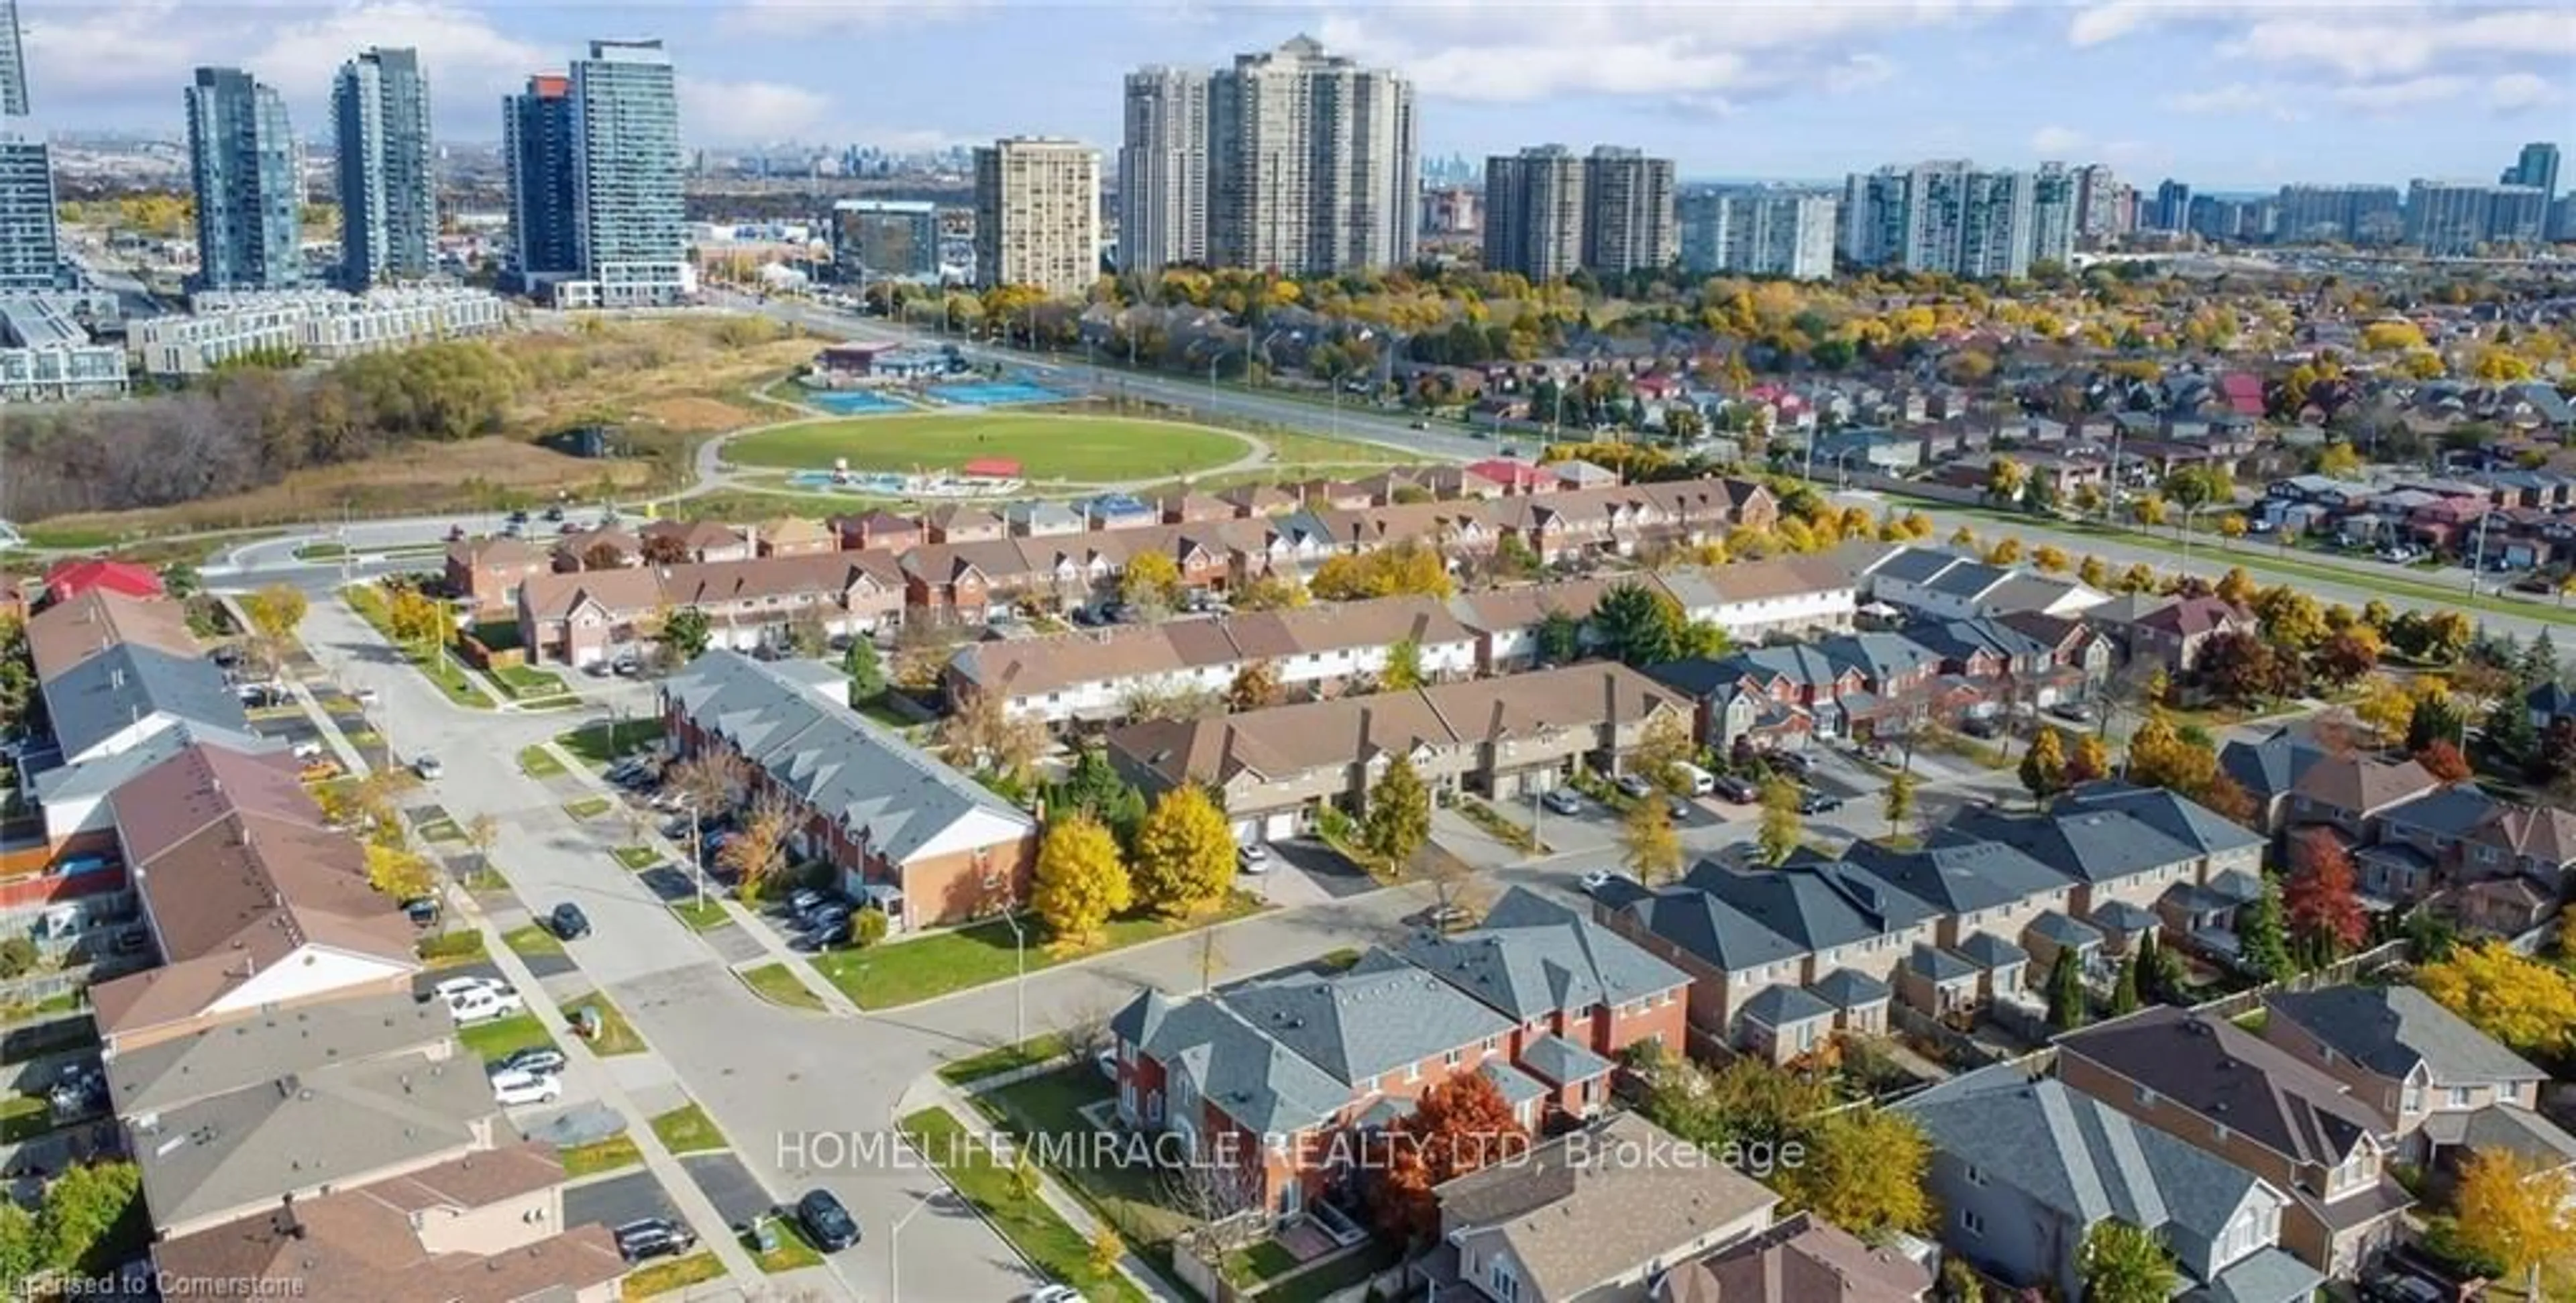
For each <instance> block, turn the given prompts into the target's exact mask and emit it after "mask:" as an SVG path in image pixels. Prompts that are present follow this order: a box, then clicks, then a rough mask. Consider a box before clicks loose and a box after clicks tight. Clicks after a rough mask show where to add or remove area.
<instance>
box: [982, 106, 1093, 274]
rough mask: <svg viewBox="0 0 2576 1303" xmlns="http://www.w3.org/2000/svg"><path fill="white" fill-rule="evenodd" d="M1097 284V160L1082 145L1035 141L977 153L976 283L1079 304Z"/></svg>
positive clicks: (1016, 139) (1014, 140)
mask: <svg viewBox="0 0 2576 1303" xmlns="http://www.w3.org/2000/svg"><path fill="white" fill-rule="evenodd" d="M1099 278H1100V158H1099V155H1098V154H1096V153H1094V152H1093V151H1092V149H1091V147H1090V146H1088V145H1085V144H1082V143H1081V142H1079V141H1073V140H1059V139H1053V138H1045V137H1034V136H1013V137H1010V138H1008V139H1004V140H997V141H995V142H993V143H992V144H990V145H986V146H983V147H981V148H979V149H977V150H976V151H975V283H976V284H978V285H981V286H984V287H987V288H990V287H992V286H995V285H1034V286H1036V287H1038V288H1039V289H1042V290H1044V291H1046V292H1047V293H1048V294H1050V295H1054V296H1057V297H1066V298H1074V297H1080V296H1081V295H1082V294H1084V293H1086V292H1088V291H1089V290H1090V288H1091V285H1092V282H1093V281H1096V280H1098V279H1099Z"/></svg>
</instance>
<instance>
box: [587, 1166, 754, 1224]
mask: <svg viewBox="0 0 2576 1303" xmlns="http://www.w3.org/2000/svg"><path fill="white" fill-rule="evenodd" d="M680 1161H681V1162H682V1163H686V1162H687V1161H688V1160H687V1159H682V1160H680ZM722 1207H723V1206H722V1205H718V1209H719V1211H721V1209H722ZM679 1215H680V1213H679V1210H678V1208H676V1207H675V1206H673V1204H672V1203H671V1196H670V1195H668V1194H666V1193H664V1192H663V1190H662V1183H661V1182H660V1181H657V1180H655V1179H654V1178H653V1174H652V1173H651V1172H648V1171H645V1170H644V1169H642V1168H637V1169H635V1170H633V1171H631V1172H621V1173H619V1174H617V1175H615V1176H607V1177H602V1178H600V1179H599V1180H596V1181H590V1182H585V1183H583V1184H580V1185H572V1186H566V1187H565V1188H564V1210H563V1219H564V1225H566V1226H607V1227H612V1228H614V1227H618V1226H623V1225H625V1224H626V1223H628V1222H631V1221H637V1220H640V1219H642V1218H646V1217H669V1218H673V1219H677V1218H678V1217H679Z"/></svg>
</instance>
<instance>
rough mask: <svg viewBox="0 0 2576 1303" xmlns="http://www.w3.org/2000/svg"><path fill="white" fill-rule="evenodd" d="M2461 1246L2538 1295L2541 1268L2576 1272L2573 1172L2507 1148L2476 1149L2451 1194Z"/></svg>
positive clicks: (2526, 1293) (2534, 1296)
mask: <svg viewBox="0 0 2576 1303" xmlns="http://www.w3.org/2000/svg"><path fill="white" fill-rule="evenodd" d="M2452 1200H2453V1202H2454V1203H2455V1204H2456V1205H2457V1206H2458V1209H2459V1236H2460V1241H2461V1243H2462V1244H2463V1246H2465V1247H2467V1248H2469V1249H2471V1250H2473V1251H2475V1252H2477V1253H2478V1254H2479V1255H2480V1256H2483V1257H2486V1258H2489V1259H2492V1260H2494V1261H2495V1262H2498V1263H2501V1264H2502V1265H2503V1266H2504V1269H2505V1271H2506V1273H2507V1274H2508V1275H2515V1276H2520V1277H2521V1278H2522V1295H2523V1297H2524V1298H2527V1299H2537V1298H2540V1297H2541V1292H2540V1278H2541V1276H2542V1274H2543V1273H2544V1272H2551V1273H2554V1272H2558V1271H2565V1270H2576V1172H2571V1171H2570V1169H2569V1168H2567V1167H2566V1166H2565V1165H2564V1164H2563V1163H2562V1164H2560V1165H2558V1166H2553V1167H2546V1168H2544V1167H2543V1166H2541V1165H2540V1164H2538V1163H2535V1162H2533V1161H2531V1160H2530V1159H2527V1158H2525V1157H2523V1156H2522V1155H2521V1154H2519V1153H2517V1152H2515V1151H2513V1150H2511V1149H2502V1148H2498V1149H2480V1150H2476V1151H2473V1152H2472V1153H2471V1154H2470V1155H2469V1159H2468V1161H2467V1162H2466V1163H2463V1164H2462V1165H2461V1167H2460V1181H2459V1186H2458V1188H2457V1190H2456V1191H2455V1192H2454V1193H2453V1195H2452Z"/></svg>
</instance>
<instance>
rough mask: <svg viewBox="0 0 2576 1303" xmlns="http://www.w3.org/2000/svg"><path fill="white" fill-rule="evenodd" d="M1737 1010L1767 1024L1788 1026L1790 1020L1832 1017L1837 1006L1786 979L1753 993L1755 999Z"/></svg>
mask: <svg viewBox="0 0 2576 1303" xmlns="http://www.w3.org/2000/svg"><path fill="white" fill-rule="evenodd" d="M1738 1012H1739V1013H1740V1014H1742V1015H1743V1016H1744V1017H1746V1018H1750V1019H1752V1020H1753V1021H1755V1022H1758V1023H1760V1024H1762V1025H1763V1026H1765V1027H1786V1026H1788V1025H1789V1024H1791V1023H1802V1022H1808V1021H1811V1020H1813V1019H1817V1018H1831V1017H1833V1016H1834V1007H1833V1006H1832V1005H1830V1004H1827V1003H1825V1001H1824V1000H1823V999H1822V998H1821V997H1819V996H1816V995H1813V994H1810V993H1809V992H1808V991H1807V989H1806V988H1805V987H1802V986H1791V985H1789V984H1788V983H1786V982H1783V983H1780V984H1778V985H1775V986H1766V987H1763V988H1762V989H1761V990H1759V991H1756V992H1754V993H1753V998H1752V999H1750V1000H1747V1001H1745V1002H1744V1007H1743V1008H1742V1009H1741V1010H1738Z"/></svg>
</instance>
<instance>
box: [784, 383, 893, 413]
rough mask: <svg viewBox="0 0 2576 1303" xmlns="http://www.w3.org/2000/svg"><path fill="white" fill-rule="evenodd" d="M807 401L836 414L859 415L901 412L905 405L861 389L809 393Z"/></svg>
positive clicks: (806, 397)
mask: <svg viewBox="0 0 2576 1303" xmlns="http://www.w3.org/2000/svg"><path fill="white" fill-rule="evenodd" d="M805 401H806V403H808V404H809V405H811V406H814V407H820V408H822V409H823V410H824V411H827V412H830V413H831V414H833V415H834V416H858V415H860V414H862V413H866V412H900V411H903V410H905V408H904V405H903V404H901V403H898V402H896V401H895V400H893V399H891V398H886V397H883V396H881V395H877V394H872V393H868V392H867V391H865V390H860V389H841V390H834V391H831V392H828V393H815V394H807V395H806V396H805Z"/></svg>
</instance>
